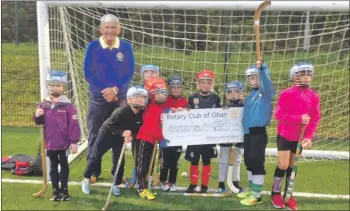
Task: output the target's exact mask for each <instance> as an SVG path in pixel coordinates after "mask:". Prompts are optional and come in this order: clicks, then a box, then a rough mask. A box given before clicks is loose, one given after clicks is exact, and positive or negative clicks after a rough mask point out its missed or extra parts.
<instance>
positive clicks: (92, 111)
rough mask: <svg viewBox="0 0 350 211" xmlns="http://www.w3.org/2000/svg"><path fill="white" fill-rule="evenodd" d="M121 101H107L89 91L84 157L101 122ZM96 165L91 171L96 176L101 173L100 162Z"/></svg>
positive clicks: (89, 152) (92, 145)
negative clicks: (94, 169) (86, 143)
mask: <svg viewBox="0 0 350 211" xmlns="http://www.w3.org/2000/svg"><path fill="white" fill-rule="evenodd" d="M122 102H123V100H118V101H117V102H111V103H109V102H107V101H106V100H105V99H104V98H103V96H94V95H93V94H91V93H90V95H89V102H88V106H89V107H88V115H87V127H88V152H87V157H86V159H89V156H90V154H91V152H92V149H93V147H94V144H95V142H96V139H97V136H98V132H99V130H100V128H101V126H102V124H103V122H104V121H106V120H107V119H108V117H110V116H111V114H112V113H113V111H114V109H115V108H117V107H118V106H119V105H120V104H121V103H122ZM97 165H98V166H97V168H96V172H93V174H94V175H95V176H97V177H98V176H100V174H101V163H98V164H97Z"/></svg>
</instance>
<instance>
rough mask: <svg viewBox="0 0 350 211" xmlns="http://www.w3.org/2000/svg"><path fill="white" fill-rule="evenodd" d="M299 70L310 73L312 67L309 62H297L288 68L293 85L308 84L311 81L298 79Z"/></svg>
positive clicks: (302, 85) (301, 85)
mask: <svg viewBox="0 0 350 211" xmlns="http://www.w3.org/2000/svg"><path fill="white" fill-rule="evenodd" d="M301 72H305V73H311V75H312V74H313V73H314V67H313V66H312V64H311V63H309V62H299V63H298V64H296V65H294V66H293V67H292V68H291V69H290V79H291V80H292V81H293V82H294V83H295V85H297V86H300V87H308V86H310V82H311V81H309V82H303V83H302V82H300V81H299V77H298V76H299V74H300V73H301Z"/></svg>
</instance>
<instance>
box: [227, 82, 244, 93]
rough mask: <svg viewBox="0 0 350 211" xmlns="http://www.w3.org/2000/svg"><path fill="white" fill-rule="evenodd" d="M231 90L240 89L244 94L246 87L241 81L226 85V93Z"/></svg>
mask: <svg viewBox="0 0 350 211" xmlns="http://www.w3.org/2000/svg"><path fill="white" fill-rule="evenodd" d="M229 89H239V90H241V91H242V92H244V91H245V86H244V84H243V83H242V82H240V81H232V82H230V83H227V84H225V88H224V91H225V93H226V92H227V91H228V90H229Z"/></svg>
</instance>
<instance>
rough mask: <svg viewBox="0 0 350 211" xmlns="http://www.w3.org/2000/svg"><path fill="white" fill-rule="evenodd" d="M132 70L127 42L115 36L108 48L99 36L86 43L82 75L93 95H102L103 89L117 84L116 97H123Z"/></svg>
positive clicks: (133, 64) (131, 51)
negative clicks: (117, 91) (110, 46)
mask: <svg viewBox="0 0 350 211" xmlns="http://www.w3.org/2000/svg"><path fill="white" fill-rule="evenodd" d="M134 72H135V61H134V53H133V49H132V47H131V45H130V43H129V42H127V41H125V40H122V39H119V38H116V41H115V45H114V46H113V47H112V48H111V49H109V48H108V47H107V45H106V43H105V42H104V40H103V38H102V37H101V38H99V39H96V40H93V41H92V42H90V43H89V44H88V46H87V49H86V53H85V59H84V77H85V80H86V81H87V82H88V84H89V90H90V92H91V93H92V94H93V95H94V96H102V94H101V91H102V90H103V89H105V88H108V87H114V86H117V87H118V88H119V93H118V96H117V97H118V98H122V99H124V98H125V97H126V92H127V90H128V87H129V83H130V81H131V79H132V77H133V75H134Z"/></svg>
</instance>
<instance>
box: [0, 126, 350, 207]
mask: <svg viewBox="0 0 350 211" xmlns="http://www.w3.org/2000/svg"><path fill="white" fill-rule="evenodd" d="M39 140H40V130H39V128H24V129H23V128H22V129H20V128H8V127H2V155H3V156H6V155H14V154H19V153H25V154H30V155H35V154H36V152H37V146H38V145H37V144H38V141H39ZM111 159H112V158H111V152H110V151H109V152H107V153H106V155H105V156H104V158H103V163H102V174H101V182H111V181H112V175H111V173H110V168H111ZM266 163H267V164H266V170H267V175H266V179H265V185H264V190H266V191H269V190H270V188H271V185H272V177H273V172H274V168H275V165H276V164H275V163H271V162H270V159H269V158H267V160H266ZM85 166H86V159H85V153H83V154H82V155H81V156H80V157H78V158H77V159H76V160H74V162H73V163H71V165H70V178H69V180H70V181H80V180H81V179H82V174H83V171H84V168H85ZM298 167H299V169H298V178H297V183H296V186H295V191H296V192H307V193H323V194H349V171H350V169H349V163H348V161H315V160H312V159H309V160H302V161H301V162H300V163H299V165H298ZM131 168H132V157H131V156H130V154H129V153H128V154H127V157H126V167H125V169H126V173H125V176H127V177H128V176H130V175H131ZM217 169H218V167H217V160H216V159H213V162H212V176H211V180H210V184H209V187H211V188H216V187H217V175H218V174H217ZM188 170H189V163H188V162H187V161H185V160H183V159H182V160H181V163H180V170H179V172H180V173H181V172H184V171H186V172H188ZM2 177H3V178H13V179H38V180H39V179H40V177H20V176H15V175H11V174H10V173H9V172H6V171H2ZM241 180H242V184H243V185H245V184H246V182H247V180H246V171H245V169H244V164H242V166H241ZM188 184H189V181H188V179H186V178H183V177H181V176H179V177H178V186H187V185H188ZM39 189H40V185H34V184H33V185H32V184H9V183H2V193H3V194H2V199H3V203H2V205H3V209H4V210H14V209H21V210H23V209H26V210H28V209H29V210H31V209H33V210H36V209H46V210H48V209H52V210H57V209H60V210H65V209H68V210H77V209H79V210H83V209H86V210H92V209H101V208H102V206H103V204H104V202H105V198H106V196H107V193H108V188H105V187H94V188H93V192H92V195H90V196H86V195H84V194H83V193H82V192H81V190H80V187H79V186H71V187H70V192H71V195H72V201H70V202H67V203H64V202H59V203H52V202H50V201H49V197H50V191H51V188H50V186H49V189H48V192H47V193H46V194H45V196H44V198H40V199H33V198H31V197H30V195H31V194H32V193H34V192H36V191H38V190H39ZM122 191H123V196H122V197H120V198H118V199H117V200H115V199H113V200H114V201H116V202H114V203H113V204H112V205H111V206H110V209H123V210H124V209H128V210H135V209H152V210H153V209H154V210H163V209H169V210H176V209H180V210H187V209H191V210H194V209H196V210H202V209H203V210H217V209H220V210H228V209H241V210H243V209H247V210H248V209H251V208H250V207H249V208H247V207H243V206H241V205H240V204H239V201H238V199H237V198H235V197H229V198H222V199H213V198H196V199H194V198H189V197H184V196H179V195H171V194H164V193H160V194H159V196H158V197H157V199H156V201H153V202H149V201H145V200H141V199H139V198H138V197H137V196H136V195H135V191H131V190H126V189H123V190H122ZM263 198H264V203H263V204H261V205H257V206H256V207H255V208H254V209H264V210H266V209H272V206H271V205H270V203H269V198H268V196H264V197H263ZM298 200H299V204H300V209H301V210H316V209H317V210H345V209H348V207H349V201H348V200H344V199H332V200H331V199H315V198H303V197H298Z"/></svg>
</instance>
